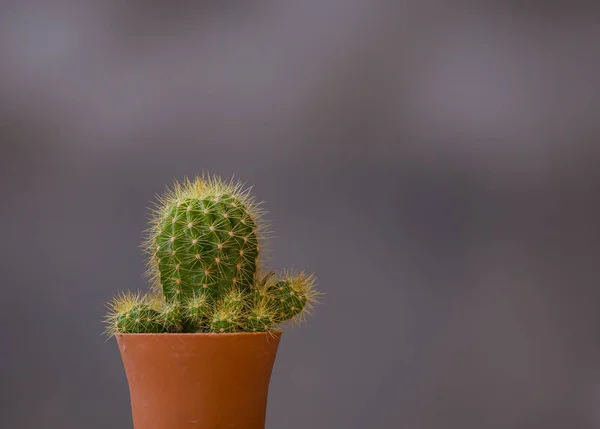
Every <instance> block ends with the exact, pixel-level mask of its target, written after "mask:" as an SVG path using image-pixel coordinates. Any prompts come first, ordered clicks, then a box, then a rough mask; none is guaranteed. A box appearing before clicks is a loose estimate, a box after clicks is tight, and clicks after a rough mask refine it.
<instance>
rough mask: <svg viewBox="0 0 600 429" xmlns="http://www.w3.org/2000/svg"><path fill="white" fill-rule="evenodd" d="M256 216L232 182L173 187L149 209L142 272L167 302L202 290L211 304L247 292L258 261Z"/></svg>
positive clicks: (198, 181)
mask: <svg viewBox="0 0 600 429" xmlns="http://www.w3.org/2000/svg"><path fill="white" fill-rule="evenodd" d="M261 215H262V212H261V210H260V209H259V207H258V204H256V203H255V201H254V199H253V198H252V197H250V196H249V194H248V192H246V191H243V190H242V189H241V187H240V185H238V184H233V183H231V182H230V183H228V182H223V181H222V180H220V179H218V178H211V177H209V178H207V179H199V178H198V179H196V180H194V181H185V182H184V183H183V184H176V185H175V187H174V189H173V191H170V192H169V193H167V195H166V196H164V197H163V198H161V199H160V200H159V204H158V206H157V208H156V210H155V211H154V216H153V219H152V227H151V228H150V230H149V232H150V236H149V237H148V240H147V243H148V245H147V251H148V252H149V253H150V254H151V255H152V257H151V258H150V261H149V267H148V272H149V274H150V277H151V278H152V279H153V281H154V283H155V286H156V287H158V288H160V289H162V291H163V293H164V295H165V297H166V299H167V301H168V302H172V301H179V302H182V301H185V300H187V299H189V298H190V297H192V296H193V295H194V293H198V292H200V291H201V290H204V292H205V293H207V294H209V295H210V296H211V297H212V298H213V299H215V300H217V299H219V298H220V297H221V296H223V295H224V294H225V293H227V291H228V290H229V289H230V288H232V287H239V288H241V289H246V290H247V289H250V288H251V287H252V284H253V282H254V277H255V275H256V270H257V264H258V258H259V252H260V247H259V244H258V242H259V237H260V235H261V233H262V232H263V229H264V224H263V223H262V221H261Z"/></svg>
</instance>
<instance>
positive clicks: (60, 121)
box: [0, 0, 600, 429]
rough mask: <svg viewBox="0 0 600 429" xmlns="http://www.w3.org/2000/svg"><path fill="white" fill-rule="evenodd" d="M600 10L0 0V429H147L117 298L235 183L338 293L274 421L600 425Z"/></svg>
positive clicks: (278, 261) (284, 367) (274, 386)
mask: <svg viewBox="0 0 600 429" xmlns="http://www.w3.org/2000/svg"><path fill="white" fill-rule="evenodd" d="M593 3H594V2H579V1H574V2H567V1H564V2H537V1H520V2H517V1H514V2H512V1H506V2H500V1H498V2H467V1H443V2H442V1H439V2H436V1H424V2H406V1H404V2H403V1H395V2H384V1H379V0H362V1H361V0H303V1H259V2H242V1H237V2H236V1H233V2H217V1H205V2H181V3H179V2H177V4H176V5H175V4H174V3H172V2H152V1H133V2H122V1H105V2H91V1H78V2H75V1H73V2H63V1H37V2H36V1H18V2H17V1H12V2H10V1H9V2H6V1H5V2H2V3H1V6H0V71H1V73H0V144H1V152H0V192H1V210H0V225H1V229H2V239H1V240H0V243H1V244H0V261H1V262H0V269H1V275H2V283H3V293H2V295H1V297H2V298H1V299H2V311H1V312H0V322H1V323H2V329H1V330H0V344H1V346H0V347H1V352H0V376H1V382H0V427H2V428H7V429H13V428H36V427H44V428H61V429H65V428H67V429H69V428H79V427H85V428H90V429H92V428H127V427H131V423H130V421H131V420H130V418H131V417H130V410H129V403H128V391H127V384H126V379H125V374H124V371H123V368H122V364H121V361H120V356H119V354H118V350H117V347H116V344H115V342H114V340H111V341H108V342H105V339H104V338H103V337H102V336H101V332H102V329H103V325H102V323H101V319H102V317H103V314H104V303H105V301H107V300H109V299H110V298H111V296H112V295H113V294H114V293H115V292H117V291H118V290H122V289H131V290H136V289H142V288H144V287H145V284H144V279H143V278H142V275H141V274H142V271H143V257H142V255H141V253H140V251H139V249H138V244H139V241H140V234H141V231H142V229H143V228H144V227H145V219H146V216H147V214H148V212H147V210H146V207H148V205H149V202H150V201H151V200H152V199H153V196H154V194H155V193H157V192H161V191H162V190H163V187H164V185H165V184H168V183H171V182H172V180H173V179H174V178H182V177H183V176H185V175H194V174H195V173H197V172H200V171H201V170H202V169H207V170H209V171H211V172H213V173H216V174H220V175H223V176H230V175H232V174H235V175H236V176H237V177H240V178H241V179H243V180H244V181H246V182H247V183H249V184H252V185H254V186H255V188H254V189H255V193H256V195H257V197H258V198H259V199H262V200H266V201H267V204H266V206H265V207H266V208H267V209H268V210H269V212H270V219H271V220H272V226H273V229H274V230H275V232H276V238H275V239H274V241H273V244H272V249H273V258H272V260H271V266H272V267H273V268H275V269H281V268H285V267H289V266H295V267H298V268H301V267H304V268H306V269H308V270H310V271H314V272H316V273H317V275H318V278H319V285H320V287H321V289H322V290H323V291H324V292H325V293H326V298H325V303H324V304H323V305H322V306H321V307H320V308H319V309H318V311H317V314H316V315H315V317H313V318H312V319H310V321H309V323H308V324H307V325H306V326H304V327H303V328H301V329H292V330H288V331H287V332H286V333H285V335H284V338H283V341H282V344H281V348H280V352H279V355H278V358H277V362H276V365H275V369H274V374H273V378H272V383H271V390H270V399H269V409H268V423H267V427H268V428H270V429H295V428H313V429H316V428H324V429H325V428H328V429H330V428H340V429H353V428H357V429H358V428H365V427H369V428H381V429H387V428H412V429H421V428H423V429H425V428H487V429H494V428H499V429H511V428H515V429H518V428H528V429H535V428H544V429H550V428H566V427H568V428H582V429H587V428H590V429H591V428H597V427H600V344H599V340H598V327H599V324H600V316H599V315H598V310H597V307H598V305H597V300H598V298H599V297H600V293H599V292H598V288H597V286H598V285H597V283H598V279H599V277H600V276H599V270H600V268H599V264H598V255H599V250H600V249H599V247H600V234H599V233H600V231H599V220H598V219H599V218H600V217H599V215H600V201H599V193H598V187H599V184H600V181H599V179H600V172H599V171H598V168H597V166H598V162H599V161H600V150H599V149H600V148H599V146H600V144H599V142H598V138H599V137H600V121H599V120H598V119H599V118H598V112H599V111H600V82H599V81H598V76H599V72H600V62H599V61H598V60H599V43H600V25H598V22H600V20H599V17H598V14H597V13H596V11H595V10H594V7H593Z"/></svg>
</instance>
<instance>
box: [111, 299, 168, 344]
mask: <svg viewBox="0 0 600 429" xmlns="http://www.w3.org/2000/svg"><path fill="white" fill-rule="evenodd" d="M108 307H109V313H108V315H107V316H106V319H105V321H106V324H107V328H106V333H107V334H108V335H114V334H116V333H117V332H123V333H130V334H138V333H145V332H147V333H160V332H165V331H166V329H165V327H164V325H162V324H161V316H160V313H159V312H158V311H156V310H154V309H153V308H152V307H151V305H149V303H148V301H147V299H146V298H145V297H142V296H140V295H139V294H133V293H122V294H119V295H118V296H117V297H115V298H114V299H113V300H112V301H110V302H109V304H108Z"/></svg>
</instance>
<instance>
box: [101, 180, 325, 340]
mask: <svg viewBox="0 0 600 429" xmlns="http://www.w3.org/2000/svg"><path fill="white" fill-rule="evenodd" d="M262 217H263V211H262V210H261V209H260V204H259V203H257V202H256V201H255V200H254V198H253V197H252V196H251V195H250V194H249V190H247V189H244V188H243V185H242V184H240V183H239V182H233V181H229V182H226V181H223V180H221V179H219V178H218V177H215V176H209V175H204V176H202V177H197V178H196V179H194V180H192V181H190V180H187V179H186V180H185V181H184V182H183V183H177V182H176V183H175V185H174V187H173V189H171V190H167V192H166V193H165V195H163V196H161V197H159V199H158V202H157V204H156V207H155V209H154V210H153V212H152V218H151V221H150V228H149V229H148V231H147V236H146V240H145V242H144V248H145V250H146V252H147V253H148V254H149V259H148V264H147V275H148V277H149V279H150V283H151V291H152V292H151V293H149V294H147V295H145V296H141V295H139V294H136V295H134V294H130V293H129V294H121V295H119V296H117V297H116V298H115V299H114V300H113V301H111V303H110V304H109V313H108V315H107V317H106V323H107V329H106V332H107V334H109V335H114V334H116V333H142V332H148V333H162V332H164V333H176V332H213V333H229V332H265V331H271V330H275V329H277V328H278V325H279V324H281V323H283V322H285V321H287V320H292V321H293V322H300V321H302V320H304V317H305V316H306V315H307V314H310V313H311V311H312V308H313V307H314V305H315V303H317V301H318V298H319V296H320V293H319V292H317V291H316V290H315V288H314V276H312V275H306V274H304V273H300V274H298V275H293V274H292V273H289V272H284V274H283V275H282V276H279V277H278V276H274V273H269V274H267V275H266V276H264V277H263V278H262V279H259V278H258V276H257V273H258V272H259V271H260V270H261V267H260V264H259V255H260V251H261V246H262V245H263V240H264V236H265V231H266V223H265V222H264V221H263V219H262Z"/></svg>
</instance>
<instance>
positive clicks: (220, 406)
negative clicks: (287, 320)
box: [117, 332, 281, 429]
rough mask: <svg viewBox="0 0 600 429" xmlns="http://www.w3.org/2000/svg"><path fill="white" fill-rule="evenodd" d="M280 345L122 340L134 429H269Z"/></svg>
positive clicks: (149, 337)
mask: <svg viewBox="0 0 600 429" xmlns="http://www.w3.org/2000/svg"><path fill="white" fill-rule="evenodd" d="M280 337H281V332H277V333H234V334H117V343H118V344H119V349H120V350H121V357H122V359H123V364H124V365H125V373H126V374H127V381H128V383H129V393H130V397H131V409H132V414H133V426H134V429H184V428H185V429H220V428H228V429H234V428H237V429H264V427H265V414H266V410H267V393H268V389H269V381H270V378H271V370H272V369H273V363H274V362H275V356H276V354H277V347H278V346H279V339H280Z"/></svg>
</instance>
